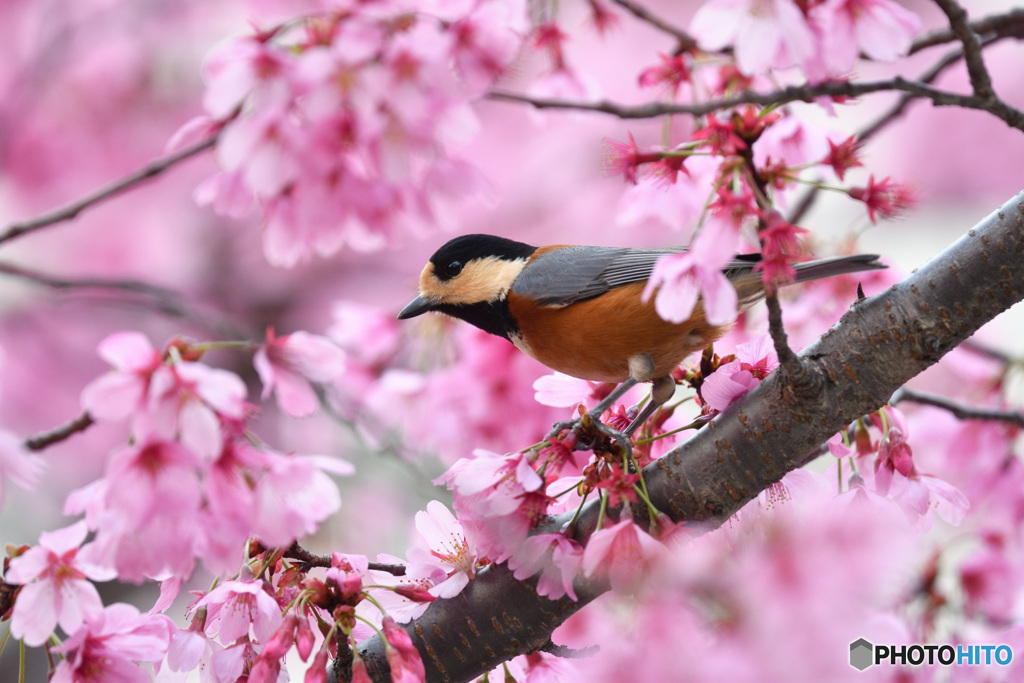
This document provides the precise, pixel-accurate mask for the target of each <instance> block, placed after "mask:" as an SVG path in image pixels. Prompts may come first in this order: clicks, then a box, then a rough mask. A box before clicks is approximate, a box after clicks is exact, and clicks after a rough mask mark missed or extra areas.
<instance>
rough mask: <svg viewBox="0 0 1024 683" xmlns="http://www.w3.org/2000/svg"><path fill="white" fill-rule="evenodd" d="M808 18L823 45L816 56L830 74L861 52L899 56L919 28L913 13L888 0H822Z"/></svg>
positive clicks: (886, 57)
mask: <svg viewBox="0 0 1024 683" xmlns="http://www.w3.org/2000/svg"><path fill="white" fill-rule="evenodd" d="M809 18H810V20H811V22H812V24H813V25H814V26H815V27H816V28H817V29H818V30H819V31H820V32H821V41H822V44H823V45H826V46H827V49H822V50H821V51H820V55H819V56H820V57H821V58H823V59H824V62H825V64H827V65H828V69H829V73H830V74H831V75H834V76H840V75H843V74H845V73H846V72H848V71H849V70H850V69H852V68H853V66H854V64H855V62H856V61H857V58H858V57H859V55H860V53H861V52H863V53H864V54H865V55H866V56H868V57H870V58H871V59H875V60H879V61H884V62H888V61H893V60H895V59H896V58H898V57H902V56H903V55H905V54H907V52H908V51H909V49H910V43H911V40H912V39H913V37H914V36H915V35H916V34H917V32H918V31H919V30H920V29H921V20H920V19H919V18H918V17H917V15H916V14H914V13H913V12H910V11H909V10H907V9H905V8H904V7H902V6H900V5H899V4H897V3H895V2H892V1H891V0H825V2H822V3H819V4H816V5H814V6H813V7H812V8H811V10H810V13H809Z"/></svg>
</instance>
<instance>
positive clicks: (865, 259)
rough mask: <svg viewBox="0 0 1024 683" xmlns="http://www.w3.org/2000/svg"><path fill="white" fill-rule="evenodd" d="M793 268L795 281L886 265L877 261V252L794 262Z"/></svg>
mask: <svg viewBox="0 0 1024 683" xmlns="http://www.w3.org/2000/svg"><path fill="white" fill-rule="evenodd" d="M793 268H794V269H796V282H809V281H811V280H820V279H821V278H824V277H832V276H834V275H846V274H847V273H859V272H860V271H862V270H883V269H885V268H888V266H886V265H885V264H883V263H880V262H879V261H878V255H877V254H854V255H852V256H834V257H832V258H825V259H819V260H817V261H806V262H804V263H796V264H794V265H793Z"/></svg>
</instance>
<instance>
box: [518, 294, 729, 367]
mask: <svg viewBox="0 0 1024 683" xmlns="http://www.w3.org/2000/svg"><path fill="white" fill-rule="evenodd" d="M644 285H645V283H644V282H636V283H633V284H629V285H624V286H622V287H617V288H615V289H613V290H611V291H609V292H607V293H606V294H603V295H601V296H599V297H596V298H594V299H590V300H588V301H581V302H579V303H575V304H570V305H569V306H564V307H562V308H554V307H537V306H534V305H531V303H530V302H529V301H527V300H525V299H524V298H522V297H520V296H518V295H516V294H515V293H509V296H508V304H509V310H510V311H511V313H512V315H513V316H514V317H515V319H516V321H517V323H518V324H519V330H520V332H521V334H522V338H523V341H524V344H523V346H521V348H522V349H523V351H525V352H526V353H527V354H529V355H530V356H532V357H533V358H536V359H537V360H538V361H540V362H541V363H543V364H544V365H546V366H548V367H549V368H551V369H553V370H558V371H559V372H564V373H565V374H567V375H572V376H573V377H579V378H580V379H587V380H591V381H595V382H622V381H623V380H625V379H626V378H627V377H629V366H628V363H629V358H630V356H635V355H637V354H641V353H646V354H648V355H649V356H650V357H651V358H652V359H654V365H655V374H654V376H655V377H656V378H657V377H663V376H665V375H667V374H669V373H671V372H672V370H674V369H675V367H676V366H677V365H679V363H680V362H682V360H683V359H684V358H685V357H686V356H688V355H689V354H690V353H692V352H694V351H696V350H699V349H702V348H704V347H706V346H707V345H708V344H710V343H711V342H713V341H714V340H716V339H718V338H719V337H720V336H722V335H723V334H725V332H726V330H728V326H723V327H713V326H711V325H708V323H707V322H706V321H705V320H704V310H703V308H702V307H701V305H700V303H698V304H697V307H696V309H695V310H694V312H693V315H692V316H691V317H690V319H689V320H687V321H686V322H683V323H680V324H678V325H676V324H673V323H670V322H666V321H665V320H662V318H661V317H660V316H659V315H658V313H657V312H656V311H655V310H654V301H653V299H652V300H651V301H649V302H647V303H646V304H644V303H642V302H641V300H640V295H641V293H642V292H643V290H644Z"/></svg>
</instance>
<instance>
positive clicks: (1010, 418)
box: [889, 387, 1024, 429]
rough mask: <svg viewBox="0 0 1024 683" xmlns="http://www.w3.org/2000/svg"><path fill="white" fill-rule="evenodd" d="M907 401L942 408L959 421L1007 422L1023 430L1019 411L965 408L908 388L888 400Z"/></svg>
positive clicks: (945, 399)
mask: <svg viewBox="0 0 1024 683" xmlns="http://www.w3.org/2000/svg"><path fill="white" fill-rule="evenodd" d="M903 401H907V402H909V403H920V404H921V405H926V406H933V407H935V408H942V409H943V410H946V411H948V412H950V413H952V414H953V415H954V416H955V417H958V418H960V419H961V420H995V421H997V422H1009V423H1010V424H1012V425H1016V426H1017V427H1020V428H1021V429H1024V412H1021V411H1019V410H999V409H996V408H978V407H975V406H965V405H963V404H962V403H957V402H956V401H954V400H952V399H950V398H947V397H946V396H940V395H939V394H932V393H928V392H924V391H917V390H916V389H911V388H910V387H900V388H899V389H897V390H896V393H894V394H893V395H892V398H891V399H889V403H891V404H894V405H895V404H896V403H901V402H903Z"/></svg>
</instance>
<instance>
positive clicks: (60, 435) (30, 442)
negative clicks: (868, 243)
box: [25, 413, 93, 451]
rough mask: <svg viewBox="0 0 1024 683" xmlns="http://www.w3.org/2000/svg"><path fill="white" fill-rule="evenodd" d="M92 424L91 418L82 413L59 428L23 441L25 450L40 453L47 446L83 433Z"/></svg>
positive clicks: (87, 414)
mask: <svg viewBox="0 0 1024 683" xmlns="http://www.w3.org/2000/svg"><path fill="white" fill-rule="evenodd" d="M92 423H93V419H92V416H91V415H89V413H82V414H81V415H79V416H78V417H76V418H75V419H73V420H70V421H69V422H65V423H64V424H62V425H61V426H59V427H54V428H53V429H50V430H48V431H45V432H41V433H39V434H36V435H35V436H30V437H29V438H27V439H25V448H27V449H29V450H30V451H41V450H43V449H44V448H47V447H48V446H52V445H53V444H55V443H58V442H60V441H64V440H65V439H67V438H68V437H70V436H72V435H74V434H77V433H78V432H84V431H85V430H86V429H88V428H89V427H91V426H92Z"/></svg>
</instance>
